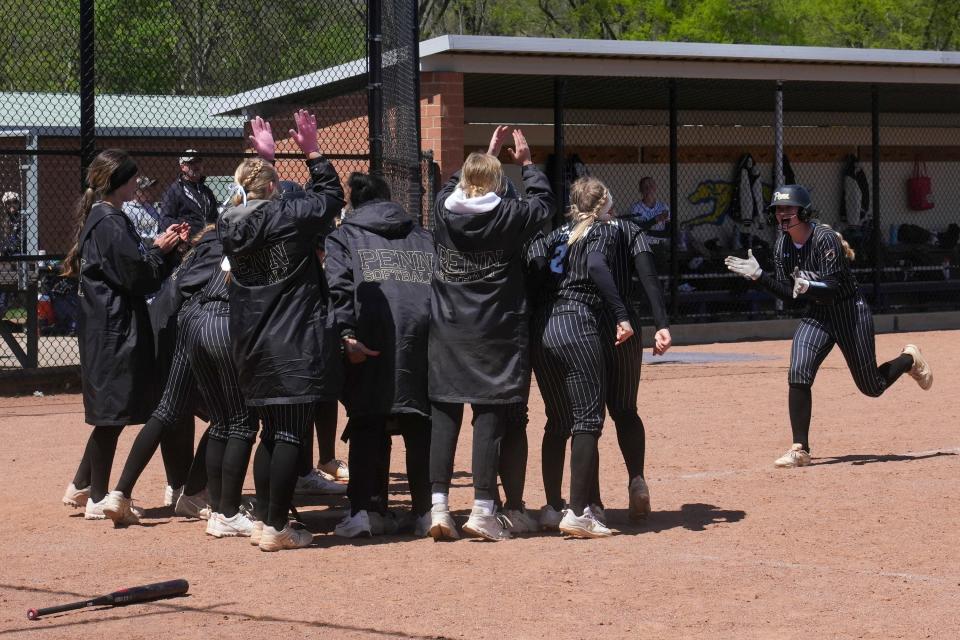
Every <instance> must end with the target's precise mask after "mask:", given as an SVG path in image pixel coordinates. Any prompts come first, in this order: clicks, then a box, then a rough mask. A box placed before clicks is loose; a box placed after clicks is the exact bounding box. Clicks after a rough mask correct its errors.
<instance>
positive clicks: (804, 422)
mask: <svg viewBox="0 0 960 640" xmlns="http://www.w3.org/2000/svg"><path fill="white" fill-rule="evenodd" d="M774 263H775V272H774V275H770V274H767V273H763V274H762V275H761V277H760V283H761V284H762V285H763V286H764V287H765V288H766V289H767V290H769V291H771V292H772V293H774V294H775V295H777V296H778V297H780V298H782V299H784V300H787V301H793V286H794V281H793V278H792V274H793V272H794V269H799V270H800V277H802V278H803V279H806V280H808V281H809V282H810V286H809V289H808V290H807V291H806V292H805V293H803V294H801V295H800V297H799V298H798V301H800V302H804V303H809V304H808V306H807V308H806V311H805V313H804V314H803V317H802V318H801V319H800V324H799V326H798V327H797V330H796V332H795V333H794V336H793V346H792V349H791V354H790V372H789V378H788V381H789V384H790V397H789V405H790V422H791V427H792V429H793V441H794V443H795V444H800V445H801V446H802V447H803V449H805V450H806V451H809V450H810V445H809V428H810V415H811V407H812V399H811V390H810V388H811V385H812V384H813V380H814V378H815V377H816V375H817V370H818V369H819V368H820V365H821V364H822V363H823V361H824V359H825V358H826V357H827V355H828V354H829V353H830V351H831V350H832V349H833V346H834V345H835V344H836V345H838V346H839V347H840V350H841V352H842V353H843V357H844V359H845V360H846V362H847V367H848V368H849V369H850V373H851V374H853V380H854V382H855V383H856V385H857V388H858V389H859V390H860V391H861V392H862V393H863V394H865V395H868V396H871V397H877V396H880V395H881V394H882V393H883V392H884V391H885V390H886V389H887V387H888V386H890V385H891V384H892V383H893V382H894V381H895V380H896V379H897V378H899V376H900V375H901V374H903V373H904V372H906V371H907V370H909V369H910V367H911V366H912V365H913V358H912V357H911V356H909V355H901V356H900V357H898V358H895V359H894V360H891V361H890V362H886V363H884V364H882V365H880V366H879V367H878V366H877V356H876V348H875V344H874V329H873V315H872V314H871V312H870V308H869V307H868V306H867V303H866V302H865V301H864V299H863V296H862V295H861V294H860V290H859V289H858V287H857V282H856V280H855V279H854V277H853V274H852V273H851V272H850V268H849V265H848V264H847V259H846V256H845V254H844V249H843V245H842V244H841V242H840V237H839V236H838V235H837V233H836V232H835V231H833V230H832V229H830V228H829V227H826V226H824V225H820V224H816V223H813V231H812V233H811V234H810V237H809V238H808V239H807V241H806V242H804V243H803V245H802V246H799V247H798V246H796V244H794V242H793V241H792V239H791V237H790V236H789V235H788V234H786V233H784V234H781V236H780V238H779V239H778V240H777V244H776V249H775V251H774Z"/></svg>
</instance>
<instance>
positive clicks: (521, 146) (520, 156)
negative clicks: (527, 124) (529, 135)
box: [494, 129, 533, 167]
mask: <svg viewBox="0 0 960 640" xmlns="http://www.w3.org/2000/svg"><path fill="white" fill-rule="evenodd" d="M494 135H496V134H494ZM504 136H506V132H504ZM513 146H514V148H513V149H511V148H509V147H507V153H509V154H510V157H511V158H513V161H514V162H515V163H516V164H519V165H520V166H523V167H525V166H527V165H528V164H533V160H532V158H531V156H530V147H529V146H528V145H527V139H526V138H525V137H524V136H523V132H522V131H520V129H514V130H513Z"/></svg>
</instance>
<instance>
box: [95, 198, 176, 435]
mask: <svg viewBox="0 0 960 640" xmlns="http://www.w3.org/2000/svg"><path fill="white" fill-rule="evenodd" d="M172 253H173V252H171V254H167V255H166V256H164V254H163V253H161V252H160V250H159V249H158V248H156V247H154V248H151V249H145V248H144V246H143V243H142V242H141V241H140V237H139V236H138V235H137V231H136V229H134V227H133V223H132V222H130V219H129V218H127V216H126V215H125V214H124V213H123V211H121V210H119V209H114V208H113V207H112V206H111V205H109V204H107V203H105V202H100V203H97V204H95V205H94V206H93V208H92V209H91V210H90V213H89V215H88V216H87V220H86V223H85V224H84V226H83V230H82V231H81V232H80V290H79V294H80V331H79V347H80V377H81V380H82V386H83V407H84V413H85V420H86V422H87V424H91V425H96V426H117V425H127V424H143V423H144V422H146V420H147V418H149V417H150V412H151V411H153V409H154V408H155V407H156V403H157V400H158V399H159V390H160V387H159V385H158V384H157V379H156V371H155V368H156V367H155V359H154V351H153V332H152V330H151V327H150V315H149V313H148V311H147V300H146V297H147V296H148V295H150V294H152V293H154V292H155V291H156V290H157V289H159V288H160V283H161V282H162V281H163V279H164V277H165V276H166V275H167V274H169V273H170V271H171V270H172V269H173V266H174V264H175V262H174V258H173V256H172Z"/></svg>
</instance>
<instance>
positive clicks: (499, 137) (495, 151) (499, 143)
mask: <svg viewBox="0 0 960 640" xmlns="http://www.w3.org/2000/svg"><path fill="white" fill-rule="evenodd" d="M509 131H510V127H509V126H507V125H505V124H504V125H500V126H499V127H497V128H496V129H494V130H493V135H492V136H490V145H489V146H488V147H487V153H488V154H489V155H491V156H493V157H494V158H496V157H497V156H499V155H500V149H502V148H503V143H504V142H506V141H507V132H509Z"/></svg>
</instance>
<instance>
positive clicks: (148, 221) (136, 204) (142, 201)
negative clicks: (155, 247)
mask: <svg viewBox="0 0 960 640" xmlns="http://www.w3.org/2000/svg"><path fill="white" fill-rule="evenodd" d="M156 183H157V181H156V180H154V179H153V178H148V177H147V176H140V177H139V178H137V190H136V192H135V193H134V194H133V200H130V201H128V202H124V203H123V212H124V213H125V214H127V217H128V218H130V222H132V223H133V227H134V228H135V229H136V230H137V234H138V235H139V236H140V238H141V239H142V240H143V243H144V245H146V246H148V247H149V246H150V245H151V244H153V239H154V238H156V237H157V229H158V225H159V223H160V212H159V211H157V207H156V206H154V200H153V198H152V196H153V190H152V189H151V188H150V187H152V186H153V185H155V184H156Z"/></svg>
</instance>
